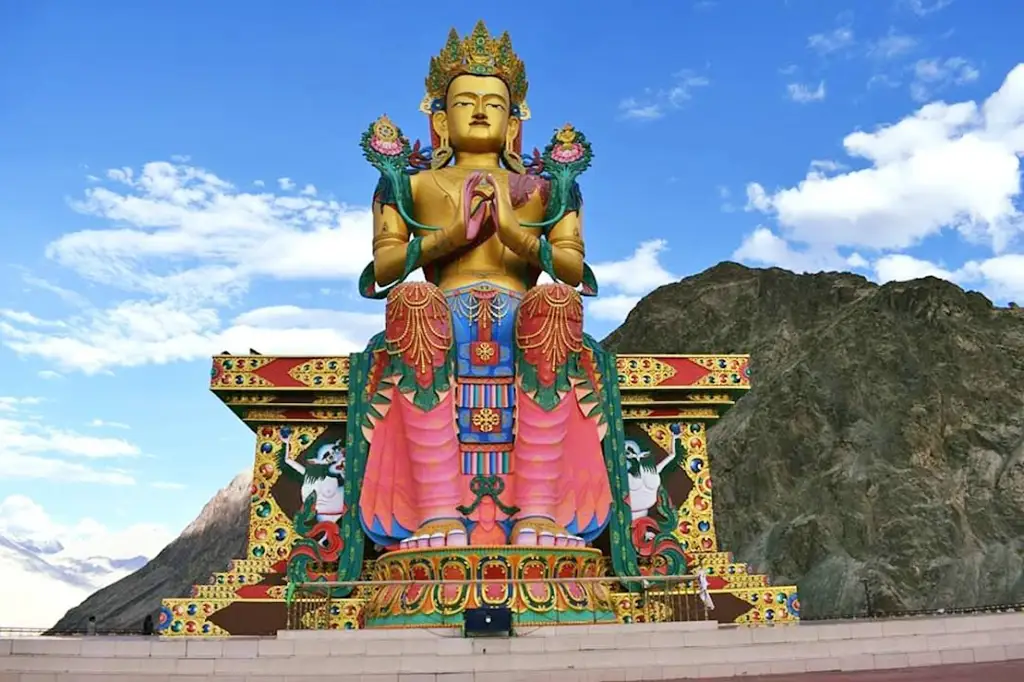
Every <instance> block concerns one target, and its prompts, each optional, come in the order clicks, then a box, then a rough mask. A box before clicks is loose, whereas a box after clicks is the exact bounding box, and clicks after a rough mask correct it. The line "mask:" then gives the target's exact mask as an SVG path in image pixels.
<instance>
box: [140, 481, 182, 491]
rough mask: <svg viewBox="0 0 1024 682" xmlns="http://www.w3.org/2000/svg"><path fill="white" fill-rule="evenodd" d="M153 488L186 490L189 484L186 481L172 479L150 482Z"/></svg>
mask: <svg viewBox="0 0 1024 682" xmlns="http://www.w3.org/2000/svg"><path fill="white" fill-rule="evenodd" d="M149 485H150V487H151V488H157V489H158V490H185V488H187V487H188V486H187V485H185V484H184V483H172V482H170V481H153V482H152V483H150V484H149Z"/></svg>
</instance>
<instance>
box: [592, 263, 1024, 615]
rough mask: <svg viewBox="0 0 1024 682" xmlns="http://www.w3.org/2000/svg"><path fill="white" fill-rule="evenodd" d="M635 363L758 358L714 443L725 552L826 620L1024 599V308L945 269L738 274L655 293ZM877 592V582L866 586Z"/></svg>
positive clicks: (611, 342) (617, 337)
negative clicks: (991, 296)
mask: <svg viewBox="0 0 1024 682" xmlns="http://www.w3.org/2000/svg"><path fill="white" fill-rule="evenodd" d="M605 344H606V346H607V347H608V348H609V349H611V350H614V351H617V352H624V353H639V352H644V353H702V352H703V353H706V352H709V351H714V352H721V353H750V354H751V355H752V363H751V368H752V377H753V388H752V389H751V391H750V393H749V394H748V395H747V396H745V397H744V398H743V399H742V400H740V401H739V402H738V403H737V405H736V407H734V408H733V409H732V410H731V411H730V412H729V413H728V414H727V415H726V416H725V418H723V419H722V421H721V423H720V424H718V425H717V426H715V427H714V428H713V429H712V430H711V431H710V434H709V439H710V443H709V450H710V455H711V467H712V475H713V476H714V478H715V518H716V522H717V528H718V532H719V538H720V540H721V542H722V545H723V547H724V548H727V549H730V550H732V551H734V552H736V554H737V556H738V557H739V558H740V559H741V560H743V561H747V562H749V563H751V564H752V565H753V566H755V567H756V568H757V569H758V570H759V571H762V572H767V573H768V574H770V575H772V576H773V578H775V579H776V580H777V581H779V582H783V583H788V582H789V581H795V582H796V583H797V584H798V585H799V587H800V597H801V604H802V608H803V612H804V615H806V616H825V615H837V614H851V613H857V612H861V611H863V609H864V608H865V605H866V601H867V597H866V596H865V587H866V588H867V591H868V592H869V593H870V595H871V599H872V602H873V607H874V608H875V609H879V610H895V609H910V610H914V609H923V608H941V607H973V606H978V605H993V604H1006V603H1012V602H1021V601H1024V572H1022V569H1024V311H1022V310H1021V309H1019V308H1017V307H1016V306H1014V305H1011V306H1010V307H1008V308H997V307H994V306H993V305H992V303H991V302H990V301H989V300H988V299H986V298H985V297H984V296H983V295H981V294H979V293H976V292H964V291H963V290H962V289H960V288H958V287H957V286H955V285H953V284H950V283H948V282H945V281H942V280H939V279H935V278H925V279H919V280H914V281H911V282H901V283H890V284H886V285H884V286H878V285H876V284H873V283H871V282H869V281H867V280H866V279H864V278H863V277H859V276H855V275H851V274H842V273H823V274H816V275H795V274H793V273H791V272H786V271H784V270H779V269H768V270H755V269H749V268H745V267H743V266H740V265H736V264H734V263H723V264H721V265H718V266H716V267H714V268H711V269H710V270H708V271H706V272H704V273H701V274H699V275H696V276H694V277H690V278H688V279H685V280H683V281H681V282H679V283H677V284H672V285H668V286H664V287H661V288H660V289H658V290H656V291H654V292H653V293H651V294H650V295H648V296H647V297H646V298H645V299H644V300H642V301H641V302H640V303H639V304H638V305H637V306H636V308H635V309H634V310H633V311H632V312H631V313H630V314H629V317H628V318H627V319H626V321H625V323H624V324H623V325H622V326H621V327H620V328H619V329H617V330H616V331H615V332H613V333H612V334H611V335H610V336H609V337H608V338H607V339H606V340H605ZM865 582H866V586H865Z"/></svg>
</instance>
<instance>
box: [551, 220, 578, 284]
mask: <svg viewBox="0 0 1024 682" xmlns="http://www.w3.org/2000/svg"><path fill="white" fill-rule="evenodd" d="M582 234H583V209H582V208H581V209H579V210H577V211H570V212H569V213H566V214H565V215H564V216H562V219H561V220H559V221H558V222H557V223H555V226H554V227H552V228H551V232H549V233H548V242H549V243H550V244H551V255H552V258H551V260H552V263H553V264H554V266H555V275H557V276H558V279H560V280H562V281H563V282H565V283H566V284H568V285H569V286H573V287H574V286H578V285H579V283H580V282H582V281H583V258H584V256H586V249H585V248H584V246H583V237H582Z"/></svg>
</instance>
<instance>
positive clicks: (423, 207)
mask: <svg viewBox="0 0 1024 682" xmlns="http://www.w3.org/2000/svg"><path fill="white" fill-rule="evenodd" d="M481 170H482V172H485V173H490V174H491V175H492V176H493V177H494V179H495V180H496V181H497V182H498V183H499V184H500V185H502V186H503V187H504V189H505V190H506V191H508V190H509V177H510V173H509V171H507V170H505V169H502V168H494V169H479V168H461V167H459V166H450V167H448V168H442V169H440V170H431V171H423V172H420V173H417V174H416V175H413V176H412V178H411V180H412V198H413V206H414V209H413V210H414V217H415V218H416V220H417V221H418V222H421V223H424V224H427V225H434V226H437V227H442V228H443V227H447V226H450V225H457V226H458V227H459V228H460V229H462V230H465V227H466V226H465V221H464V219H463V211H462V187H463V185H464V183H465V182H466V178H467V177H469V175H470V174H471V173H473V172H474V171H481ZM544 210H545V206H544V199H543V197H542V195H541V192H540V191H539V190H535V191H533V192H532V193H531V194H530V195H529V196H528V198H527V200H526V201H525V202H524V203H522V204H521V205H520V206H518V207H516V208H515V213H516V217H517V218H518V220H519V221H520V222H539V221H540V220H541V219H542V218H543V216H544ZM414 234H415V235H416V236H423V235H424V234H425V233H422V232H420V231H418V230H416V231H414ZM439 274H440V281H439V282H438V286H440V288H441V289H443V290H447V289H455V288H458V287H462V286H466V285H469V284H475V283H477V282H488V283H491V284H494V285H496V286H500V287H503V288H506V289H511V290H514V291H525V289H526V288H527V282H529V284H530V285H532V284H533V283H535V282H536V278H537V275H538V271H537V270H536V268H534V267H532V266H531V265H530V264H529V263H527V262H526V261H525V260H523V259H522V258H520V257H519V256H518V255H517V254H515V253H514V252H513V251H511V250H510V249H509V248H508V247H506V246H505V245H504V244H502V243H501V241H500V240H499V239H498V236H497V235H496V234H493V235H491V236H490V237H489V238H488V239H486V240H484V241H482V242H480V243H479V244H476V245H474V246H471V247H468V248H467V249H466V250H465V251H464V252H460V253H457V254H455V255H453V256H451V257H449V258H447V259H444V263H443V265H441V267H440V272H439Z"/></svg>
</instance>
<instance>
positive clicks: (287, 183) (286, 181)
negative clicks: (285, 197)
mask: <svg viewBox="0 0 1024 682" xmlns="http://www.w3.org/2000/svg"><path fill="white" fill-rule="evenodd" d="M277 186H278V187H280V188H281V189H283V190H284V191H285V192H290V191H292V190H293V189H295V181H294V180H292V179H291V178H278V179H277Z"/></svg>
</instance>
